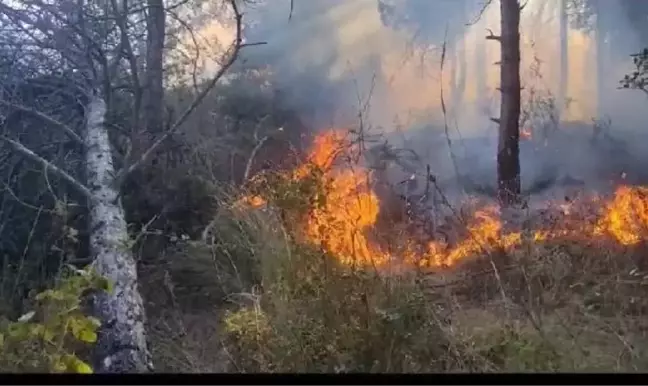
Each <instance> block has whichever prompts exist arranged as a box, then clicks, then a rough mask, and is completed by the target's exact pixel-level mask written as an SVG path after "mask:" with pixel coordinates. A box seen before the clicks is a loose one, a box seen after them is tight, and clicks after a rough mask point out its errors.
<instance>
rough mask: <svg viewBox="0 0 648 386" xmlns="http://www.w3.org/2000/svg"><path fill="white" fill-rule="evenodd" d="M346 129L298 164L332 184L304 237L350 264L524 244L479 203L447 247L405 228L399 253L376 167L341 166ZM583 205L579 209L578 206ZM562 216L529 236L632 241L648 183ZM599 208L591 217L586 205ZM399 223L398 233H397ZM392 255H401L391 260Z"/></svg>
mask: <svg viewBox="0 0 648 386" xmlns="http://www.w3.org/2000/svg"><path fill="white" fill-rule="evenodd" d="M341 133H342V132H341V131H335V130H332V131H328V132H325V133H322V134H320V135H319V136H317V137H316V138H315V140H314V142H313V145H312V148H311V151H310V154H309V157H308V162H307V163H305V164H303V165H302V166H300V167H298V168H297V169H295V170H294V171H293V172H292V173H291V176H290V178H292V179H295V180H301V179H303V178H306V177H307V176H309V175H310V173H311V170H312V166H316V167H317V168H319V170H321V171H323V174H322V175H321V178H323V179H324V180H325V184H324V185H325V186H326V189H325V190H324V191H323V192H322V193H321V194H322V195H324V196H323V197H317V198H316V200H317V201H318V202H319V205H317V206H316V207H315V208H313V209H311V210H310V211H309V212H308V214H307V215H306V217H305V218H304V219H302V222H303V223H301V224H299V225H298V226H295V227H294V228H295V229H296V230H297V231H298V233H299V234H300V235H301V236H302V237H303V238H304V239H305V241H307V242H310V243H312V244H315V245H318V246H320V247H322V248H323V249H325V250H326V251H328V252H329V253H330V254H331V255H333V256H335V257H336V258H337V259H338V260H339V261H340V262H342V263H344V264H349V265H351V264H358V265H371V266H376V267H380V266H384V265H386V264H387V263H389V262H390V261H395V260H396V261H400V262H403V263H405V264H407V265H417V266H424V267H425V266H427V267H439V266H452V265H454V264H457V263H459V262H461V261H463V260H465V259H467V258H469V257H471V256H477V255H479V254H480V253H482V252H483V251H484V250H488V249H489V248H492V247H495V246H497V247H500V248H503V249H505V250H511V249H513V248H516V247H517V246H519V245H521V243H522V240H523V235H522V234H521V233H519V232H509V233H506V232H503V231H502V223H501V220H500V213H499V209H498V208H497V206H495V205H487V206H482V207H480V208H477V210H475V211H474V212H473V214H472V216H471V218H470V219H469V220H468V221H467V224H466V227H465V228H466V235H465V237H464V238H462V239H461V240H459V241H457V242H455V243H454V245H452V246H449V245H447V244H446V243H444V242H440V241H432V242H427V243H425V245H424V246H420V245H419V246H417V243H416V242H414V240H413V238H411V237H408V235H407V233H405V234H403V235H401V234H399V235H398V237H396V238H397V239H398V240H397V241H398V243H399V244H400V245H398V246H397V248H395V249H396V250H397V251H398V252H388V251H386V250H385V248H384V247H383V246H381V245H379V243H378V242H376V240H375V238H372V237H371V235H372V231H375V228H376V223H377V220H378V215H379V212H380V201H379V199H378V197H377V196H376V194H375V193H374V192H373V191H372V190H371V187H370V181H371V177H372V176H371V173H370V171H368V170H366V169H363V168H361V167H353V168H349V167H344V168H340V167H335V165H334V161H335V159H336V158H337V157H338V156H339V155H340V154H345V151H348V149H350V148H352V146H350V144H349V143H348V142H347V141H346V140H345V136H344V135H342V134H341ZM246 202H247V203H248V204H249V205H252V206H260V205H262V204H263V203H265V201H264V200H263V199H261V198H259V197H258V196H255V197H249V198H247V199H246ZM576 205H577V206H579V207H578V208H574V206H576ZM559 207H560V208H561V212H560V215H561V218H560V219H559V220H558V221H557V223H556V224H552V226H551V228H550V229H533V230H529V231H528V232H527V233H528V235H527V239H529V240H531V241H546V240H550V239H555V238H560V237H576V238H580V239H592V238H601V237H606V236H611V237H613V238H614V240H615V241H616V242H618V243H619V244H622V245H626V246H629V245H634V244H637V243H639V242H641V241H642V240H643V236H642V235H646V234H648V188H645V187H631V186H619V187H618V188H617V189H616V191H615V194H614V195H613V197H612V198H611V199H610V200H609V201H602V200H601V199H600V198H599V197H598V196H595V195H592V196H590V197H589V198H584V199H579V200H578V201H577V202H571V203H569V204H564V203H563V204H561V205H559ZM592 208H593V209H594V211H595V212H596V213H595V215H593V216H583V214H584V213H589V212H588V210H585V209H592ZM395 229H396V227H394V232H396V230H395ZM392 257H394V258H395V259H392Z"/></svg>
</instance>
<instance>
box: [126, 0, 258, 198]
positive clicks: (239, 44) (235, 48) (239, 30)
mask: <svg viewBox="0 0 648 386" xmlns="http://www.w3.org/2000/svg"><path fill="white" fill-rule="evenodd" d="M230 5H231V7H232V10H233V11H234V15H235V18H236V38H235V39H234V43H233V45H232V48H231V49H232V52H231V54H230V55H229V58H228V59H227V61H226V62H225V63H224V64H223V65H222V66H221V68H220V69H219V70H218V72H217V73H216V75H214V77H213V78H212V79H211V80H210V81H209V83H208V84H207V87H205V88H204V89H203V90H202V92H201V93H200V94H198V96H197V97H196V99H194V101H193V102H192V103H191V105H189V107H187V109H186V110H185V111H184V113H182V115H181V116H180V118H178V120H177V121H176V122H175V123H174V124H173V125H171V128H170V129H169V130H167V131H166V133H164V135H162V136H161V137H160V138H159V139H158V140H157V141H155V142H154V143H153V144H152V145H151V146H150V147H149V148H148V149H147V150H146V151H145V152H144V153H143V154H142V155H141V156H140V157H139V159H138V160H137V161H135V162H133V163H132V164H131V165H130V166H129V167H127V168H124V169H122V170H121V171H120V172H119V174H118V175H117V178H116V179H115V182H116V184H117V186H121V185H122V184H123V183H124V181H125V179H126V177H127V176H128V175H129V174H131V173H133V172H134V171H135V170H136V169H138V168H139V167H141V166H142V165H143V164H144V163H145V162H147V161H148V159H149V158H150V157H151V156H152V155H153V153H154V152H155V151H156V150H157V148H158V147H160V145H162V143H164V141H165V140H167V139H168V138H169V137H171V136H172V135H173V134H174V133H175V132H176V131H178V129H179V128H180V126H182V124H183V123H184V122H185V121H186V120H187V118H189V116H190V115H191V114H192V113H193V112H194V110H195V109H196V108H197V107H198V105H200V103H201V102H202V101H203V99H205V97H206V96H207V95H208V94H209V92H210V91H211V90H212V89H213V88H214V86H216V83H218V81H219V80H220V79H221V77H222V76H223V75H224V74H225V72H227V70H228V69H229V68H230V67H231V66H232V65H233V64H234V62H235V61H236V59H237V58H238V55H239V52H240V50H241V49H242V48H244V47H247V46H252V45H260V44H265V43H249V44H243V23H242V19H243V14H242V13H241V12H240V11H239V9H238V5H237V4H236V0H230Z"/></svg>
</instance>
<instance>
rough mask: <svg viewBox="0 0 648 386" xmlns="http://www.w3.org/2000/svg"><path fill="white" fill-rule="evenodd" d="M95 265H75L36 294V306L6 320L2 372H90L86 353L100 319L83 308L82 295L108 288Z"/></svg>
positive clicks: (0, 334) (0, 336)
mask: <svg viewBox="0 0 648 386" xmlns="http://www.w3.org/2000/svg"><path fill="white" fill-rule="evenodd" d="M109 287H110V285H109V283H108V282H107V280H106V279H104V278H102V277H100V276H98V275H96V274H95V273H94V272H93V271H92V270H91V269H85V270H76V269H71V270H70V272H68V273H67V274H65V275H64V276H63V277H62V278H61V280H60V282H59V283H58V284H57V285H56V287H55V288H53V289H48V290H45V291H43V292H41V293H39V294H38V295H36V296H35V297H34V301H35V306H36V307H35V309H34V310H33V311H30V312H28V313H26V314H25V315H23V316H21V317H20V318H19V319H18V320H17V321H13V322H11V321H7V320H4V321H2V326H1V328H0V350H1V354H0V369H2V371H4V372H20V373H33V372H57V373H60V372H73V373H91V372H92V368H91V367H90V365H89V364H88V363H86V362H85V361H84V360H83V359H82V357H84V356H87V352H88V349H89V348H90V347H91V345H92V344H93V343H95V341H96V340H97V332H96V331H97V328H98V327H99V324H100V323H99V320H97V319H95V318H93V317H90V316H87V315H86V314H85V313H84V310H83V305H82V298H83V296H84V294H85V293H87V291H91V290H93V289H105V290H110V288H109Z"/></svg>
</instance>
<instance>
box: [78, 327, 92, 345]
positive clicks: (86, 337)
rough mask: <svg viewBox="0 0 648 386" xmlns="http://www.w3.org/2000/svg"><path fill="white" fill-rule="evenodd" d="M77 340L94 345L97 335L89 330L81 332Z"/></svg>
mask: <svg viewBox="0 0 648 386" xmlns="http://www.w3.org/2000/svg"><path fill="white" fill-rule="evenodd" d="M78 339H79V340H80V341H82V342H86V343H95V342H96V341H97V333H96V332H94V331H91V330H87V329H84V330H81V331H80V332H79V336H78Z"/></svg>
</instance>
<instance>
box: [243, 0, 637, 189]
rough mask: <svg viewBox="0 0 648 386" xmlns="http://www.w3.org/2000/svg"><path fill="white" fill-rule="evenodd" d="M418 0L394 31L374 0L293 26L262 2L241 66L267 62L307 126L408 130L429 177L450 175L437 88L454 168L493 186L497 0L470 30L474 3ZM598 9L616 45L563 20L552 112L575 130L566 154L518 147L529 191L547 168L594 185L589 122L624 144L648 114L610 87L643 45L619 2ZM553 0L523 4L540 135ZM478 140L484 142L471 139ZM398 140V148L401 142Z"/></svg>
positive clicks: (319, 4)
mask: <svg viewBox="0 0 648 386" xmlns="http://www.w3.org/2000/svg"><path fill="white" fill-rule="evenodd" d="M417 1H418V0H410V4H414V6H411V7H410V9H409V12H407V10H405V11H404V12H405V13H404V16H403V15H401V16H402V17H401V20H400V21H402V23H401V24H400V25H397V26H396V27H394V26H393V25H386V24H389V23H386V20H385V15H384V14H381V12H380V7H379V3H381V1H379V0H294V9H293V10H292V16H291V18H290V20H289V15H290V2H291V1H290V0H272V1H266V2H264V3H261V2H260V3H258V4H257V5H255V6H253V7H250V9H248V10H247V14H246V17H247V18H248V21H249V23H250V26H249V27H248V28H246V38H247V39H248V40H250V41H252V40H255V41H257V40H262V41H265V42H267V45H265V46H260V47H253V48H251V49H250V50H249V51H247V53H246V55H245V59H246V60H247V63H248V64H252V65H268V66H270V67H271V68H272V69H273V71H274V72H275V73H276V74H277V77H276V79H275V81H276V82H277V84H278V86H279V87H280V88H282V89H283V90H284V93H285V94H287V95H289V96H291V98H290V100H292V102H293V103H294V104H295V106H297V107H299V108H301V109H302V110H303V111H304V113H305V115H306V116H307V118H308V120H309V122H310V123H311V124H312V125H313V126H314V127H315V128H322V127H326V126H338V127H339V126H349V125H353V124H357V120H358V118H357V116H358V113H359V112H361V113H362V117H363V121H364V122H363V123H364V124H365V125H370V126H372V127H374V128H375V129H376V130H381V131H383V132H387V133H393V132H395V131H402V132H404V133H405V138H409V141H407V142H408V143H409V146H411V147H413V148H414V150H416V151H417V152H419V154H421V155H422V156H423V157H424V159H425V161H426V162H428V163H431V164H432V169H433V171H435V172H436V173H437V174H439V175H445V176H448V177H449V176H450V175H451V174H452V173H453V168H452V167H451V163H450V161H449V158H448V148H447V145H446V141H445V139H444V135H443V132H444V128H443V124H442V122H443V121H444V117H443V115H442V113H441V98H440V96H441V87H442V86H443V88H444V99H445V103H446V105H447V116H446V117H445V118H446V119H447V121H448V123H449V128H450V133H451V135H452V137H453V140H454V143H455V144H457V147H456V148H455V149H454V151H455V152H456V153H457V154H458V155H460V156H461V158H462V159H470V161H466V162H465V163H464V165H463V167H462V168H463V169H464V171H462V173H463V172H465V173H467V174H471V173H472V174H473V175H474V176H475V179H476V180H480V181H483V183H484V184H489V185H492V184H493V183H494V158H495V149H496V141H495V138H496V136H495V133H496V126H495V125H494V124H493V123H492V122H491V121H490V119H489V118H490V117H497V115H498V112H499V100H498V98H499V92H498V91H497V87H498V83H499V67H498V66H496V65H495V62H497V61H498V60H499V45H498V43H495V42H492V41H487V40H486V39H485V36H487V35H488V34H489V33H490V31H492V32H493V33H494V34H497V33H498V31H499V2H498V1H493V4H492V5H491V6H490V7H489V8H487V9H486V11H485V12H484V13H483V14H482V15H481V18H480V19H479V21H478V22H476V23H474V24H472V25H467V24H468V23H469V22H471V21H472V20H473V19H474V18H475V17H476V16H477V15H478V14H479V12H480V9H481V8H482V5H483V1H482V0H465V1H460V0H452V1H448V0H420V1H419V2H418V3H417ZM382 3H383V4H387V6H389V5H392V6H394V8H395V9H396V12H398V11H400V10H401V8H403V7H406V6H405V5H404V4H405V2H404V1H399V0H392V1H388V0H382ZM601 3H602V6H603V7H605V10H604V12H603V14H604V15H605V20H604V21H605V22H606V23H608V25H613V26H614V27H615V29H616V30H617V31H618V34H620V35H622V36H624V39H623V40H620V39H615V41H614V46H612V45H611V43H610V41H609V39H607V38H606V37H605V36H597V33H596V30H595V28H592V29H589V30H584V29H577V28H575V27H574V26H571V25H570V28H569V30H568V33H567V36H568V40H567V49H568V51H567V52H568V61H567V71H566V76H565V78H564V79H565V81H566V86H565V95H564V98H565V101H566V102H568V103H566V105H565V106H563V108H560V107H561V106H557V108H558V109H559V110H561V112H562V114H561V120H562V122H563V126H570V127H572V126H575V127H576V128H580V129H581V131H580V132H578V133H576V134H573V133H572V134H569V135H563V137H561V139H560V141H562V142H564V144H563V145H564V148H563V147H559V149H558V150H554V151H553V152H542V151H540V152H533V151H531V150H528V149H527V147H528V148H532V147H533V146H525V147H524V148H523V149H522V168H523V180H524V181H525V184H526V185H527V186H531V185H533V184H534V183H535V182H537V180H538V179H541V177H543V176H545V175H547V174H552V173H553V174H556V173H558V174H563V175H564V174H570V175H574V176H575V177H577V178H580V179H583V180H588V179H592V178H595V177H592V176H593V175H594V174H596V172H597V171H598V169H600V167H601V163H602V160H601V159H600V158H601V157H600V156H599V154H598V153H597V151H598V150H596V151H595V150H593V148H592V146H591V144H590V142H589V140H588V139H589V137H588V135H589V133H591V130H590V131H587V127H589V126H591V122H592V120H593V119H596V118H603V117H606V118H609V119H610V120H611V122H612V131H613V134H616V136H617V137H618V138H621V139H624V138H625V139H628V138H630V135H631V133H632V132H637V131H641V130H642V129H643V127H642V124H643V122H644V121H645V119H646V118H648V117H647V116H646V110H647V109H646V108H645V106H646V103H648V101H645V100H643V98H642V96H641V95H638V93H637V92H632V91H627V90H618V85H619V80H620V79H621V78H622V76H623V75H624V74H626V73H628V72H629V71H630V70H631V67H632V62H631V59H630V57H629V55H630V54H632V53H634V52H637V51H638V50H639V49H640V44H639V43H638V39H637V34H636V33H635V32H634V31H633V30H632V28H631V27H630V26H629V23H628V21H627V18H626V16H625V13H624V12H622V10H621V8H620V6H619V4H618V0H606V1H603V2H601ZM559 4H560V0H550V1H547V0H529V1H528V3H527V5H526V7H525V8H524V10H523V15H522V22H521V24H522V26H521V35H522V54H523V60H522V77H523V82H524V86H525V91H524V94H525V97H526V98H527V102H529V98H531V95H534V98H535V102H534V104H533V107H532V109H533V110H534V114H532V115H533V117H535V120H532V121H530V122H528V123H527V125H529V127H530V128H532V129H533V130H535V131H537V132H540V131H541V130H540V129H541V128H542V127H544V126H547V125H551V122H550V121H551V120H550V119H549V116H550V115H551V114H548V113H543V112H542V111H538V110H542V109H545V110H546V109H547V108H546V103H544V102H546V101H548V100H549V99H548V97H549V96H552V95H553V96H554V97H558V96H559V95H558V94H560V72H561V67H560V66H561V55H560V53H561V40H560V14H559ZM417 7H418V8H417ZM572 18H573V17H572ZM444 38H445V39H447V41H446V42H445V44H446V55H445V68H444V71H443V73H441V71H440V67H441V65H440V64H441V63H440V62H441V54H442V47H443V45H444ZM597 39H598V40H597ZM620 42H624V43H623V44H620ZM599 51H600V52H599ZM543 103H544V104H543ZM543 106H544V107H543ZM568 122H572V123H569V124H567V123H568ZM573 122H576V123H573ZM525 129H526V128H525ZM573 130H577V129H573ZM583 133H586V134H583ZM475 137H480V138H485V139H484V140H482V141H476V140H471V139H470V138H475ZM394 140H397V141H401V140H402V136H395V137H394ZM462 142H463V144H462ZM626 142H630V145H625V147H626V149H627V150H628V151H629V152H630V153H631V154H633V155H636V156H637V157H640V156H641V154H643V152H642V151H640V150H641V149H635V148H633V147H632V144H635V143H637V141H636V140H630V141H626ZM637 157H635V158H637ZM590 177H591V178H590Z"/></svg>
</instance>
